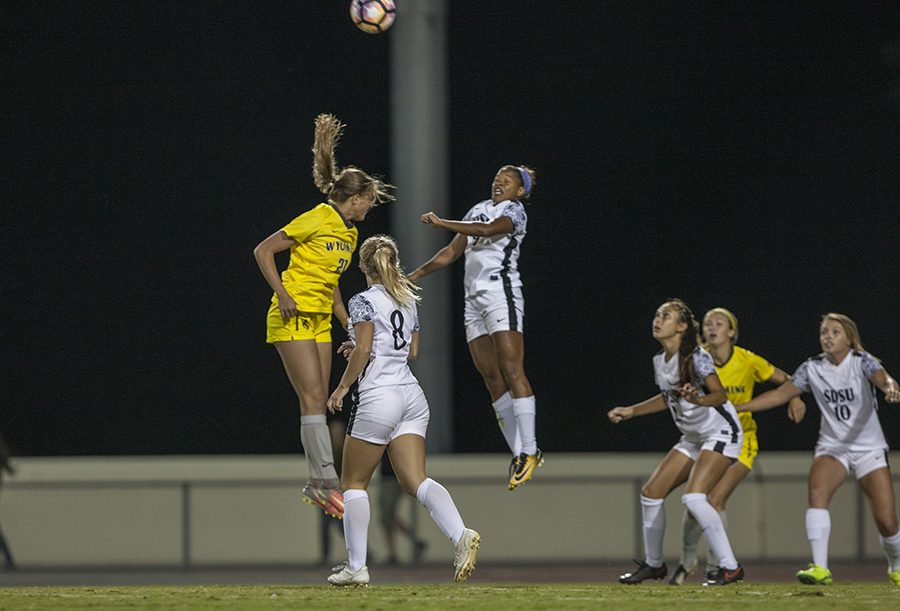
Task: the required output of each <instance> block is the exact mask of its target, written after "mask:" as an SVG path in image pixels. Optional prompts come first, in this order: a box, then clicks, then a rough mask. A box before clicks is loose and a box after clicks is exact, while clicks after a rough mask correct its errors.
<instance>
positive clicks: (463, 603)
mask: <svg viewBox="0 0 900 611" xmlns="http://www.w3.org/2000/svg"><path fill="white" fill-rule="evenodd" d="M601 607H602V608H609V609H615V610H616V611H620V610H629V609H666V610H667V611H677V610H680V609H690V610H691V611H695V610H696V609H698V608H701V607H705V608H715V609H716V610H717V611H719V610H727V609H766V611H773V610H777V609H790V610H795V609H850V608H854V609H859V608H873V609H875V608H878V609H898V608H900V588H898V587H896V586H893V585H891V584H889V583H883V584H880V583H879V584H874V583H845V584H840V585H833V586H827V587H812V586H802V585H800V584H797V585H794V584H764V583H748V584H739V585H737V586H728V587H722V588H704V587H701V586H684V587H680V588H673V587H667V586H664V585H641V586H634V587H626V586H621V585H618V584H600V585H593V584H583V583H582V584H557V583H554V584H529V585H526V584H522V585H516V584H508V583H504V584H496V585H490V584H479V585H472V584H469V585H466V584H462V585H428V584H415V585H378V586H370V587H368V588H334V587H329V586H259V585H255V586H234V585H228V586H218V585H217V586H179V587H169V586H152V587H148V586H120V587H71V588H69V587H11V588H0V609H2V610H4V611H6V610H10V611H13V610H15V611H19V610H22V609H330V610H343V609H368V610H373V611H378V610H385V611H387V610H389V609H390V610H392V609H403V610H406V609H434V610H438V609H490V610H491V611H503V610H506V609H509V610H513V609H514V610H516V611H525V610H530V609H597V608H601Z"/></svg>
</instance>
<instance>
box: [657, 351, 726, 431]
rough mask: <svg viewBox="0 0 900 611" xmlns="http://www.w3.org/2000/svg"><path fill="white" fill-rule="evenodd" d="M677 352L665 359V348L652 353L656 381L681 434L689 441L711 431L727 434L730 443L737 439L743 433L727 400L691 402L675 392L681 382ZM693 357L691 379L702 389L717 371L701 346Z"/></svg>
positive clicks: (702, 393)
mask: <svg viewBox="0 0 900 611" xmlns="http://www.w3.org/2000/svg"><path fill="white" fill-rule="evenodd" d="M679 358H680V357H679V355H678V354H675V355H674V356H672V358H670V359H669V360H668V361H666V355H665V352H660V353H659V354H657V355H656V356H654V357H653V370H654V372H655V374H656V384H657V386H659V390H660V391H661V392H662V395H663V398H664V399H665V400H666V405H667V406H668V407H669V412H671V414H672V419H673V420H675V426H677V427H678V429H679V430H680V431H681V432H682V434H683V435H684V436H685V437H686V438H687V439H689V440H691V441H692V442H695V443H696V442H702V441H703V440H705V439H706V438H707V437H710V436H712V435H730V436H731V438H732V443H737V441H738V439H739V438H740V437H741V436H742V435H743V432H742V430H741V425H740V422H739V419H738V415H737V412H736V411H735V409H734V406H733V405H732V404H731V402H730V401H728V400H726V401H725V403H723V404H722V405H718V406H712V407H710V406H704V405H697V404H696V403H691V402H690V401H688V400H687V399H685V398H684V397H682V396H681V395H679V394H678V392H677V391H676V390H675V389H676V388H677V387H679V386H681V383H680V381H679V380H680V375H679V372H678V361H679ZM691 358H693V359H694V368H695V369H696V371H697V380H695V381H694V382H693V384H694V385H695V386H698V387H700V394H701V395H704V394H706V393H705V392H703V380H705V379H706V378H707V377H709V376H710V375H711V374H714V373H716V365H715V363H714V362H713V359H712V357H711V356H710V355H709V352H707V351H706V350H704V349H703V348H697V349H695V350H694V352H693V353H692V354H691Z"/></svg>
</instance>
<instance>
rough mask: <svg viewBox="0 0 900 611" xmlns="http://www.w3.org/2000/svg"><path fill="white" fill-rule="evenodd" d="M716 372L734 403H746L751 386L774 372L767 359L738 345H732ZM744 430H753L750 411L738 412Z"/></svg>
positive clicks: (754, 428)
mask: <svg viewBox="0 0 900 611" xmlns="http://www.w3.org/2000/svg"><path fill="white" fill-rule="evenodd" d="M716 373H717V374H719V380H720V381H721V382H722V386H724V387H725V392H726V393H727V394H728V400H729V401H731V402H732V403H733V404H734V405H740V404H741V403H746V402H747V401H749V400H750V399H752V398H753V387H754V386H755V385H756V383H757V382H765V381H767V380H768V379H769V378H771V377H772V374H773V373H775V366H774V365H772V364H771V363H770V362H769V361H767V360H766V359H764V358H762V357H761V356H758V355H756V354H754V353H752V352H750V351H749V350H747V349H745V348H741V347H740V346H733V347H732V351H731V358H729V359H728V361H726V362H725V364H724V365H722V366H721V367H719V365H716ZM738 417H740V419H741V428H743V429H744V432H748V431H755V430H756V421H755V420H753V414H751V413H750V412H738Z"/></svg>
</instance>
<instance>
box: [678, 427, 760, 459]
mask: <svg viewBox="0 0 900 611" xmlns="http://www.w3.org/2000/svg"><path fill="white" fill-rule="evenodd" d="M733 439H735V437H734V436H733V435H731V434H730V433H728V434H716V435H711V436H709V437H707V438H706V439H704V440H702V441H700V440H697V441H692V440H690V439H688V438H687V437H685V436H684V435H682V436H681V439H679V440H678V443H676V444H675V445H674V446H672V449H673V450H676V451H678V452H681V453H682V454H684V455H685V456H687V457H688V458H690V459H691V460H693V461H694V462H697V458H699V457H700V452H702V451H703V450H709V451H711V452H718V453H719V454H721V455H722V456H724V457H725V458H730V459H731V460H732V461H735V460H737V457H738V456H740V454H741V448H743V446H744V436H743V435H738V436H737V441H732V440H733Z"/></svg>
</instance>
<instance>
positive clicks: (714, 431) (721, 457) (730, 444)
mask: <svg viewBox="0 0 900 611" xmlns="http://www.w3.org/2000/svg"><path fill="white" fill-rule="evenodd" d="M699 336H700V326H699V325H698V324H697V321H696V320H695V319H694V315H693V314H692V313H691V310H690V308H688V307H687V305H686V304H685V303H684V302H683V301H681V300H680V299H670V300H668V301H666V302H665V303H664V304H662V305H661V306H660V307H659V308H658V309H657V310H656V315H655V316H654V317H653V337H654V339H656V340H657V341H658V342H659V343H660V344H661V345H662V348H663V349H662V351H661V352H660V353H659V354H657V355H656V356H655V357H653V369H654V372H655V374H656V383H657V385H658V386H659V390H660V393H659V394H657V395H655V396H653V397H651V398H650V399H647V400H646V401H641V402H640V403H635V404H634V405H631V406H629V407H615V408H613V409H611V410H610V411H609V412H608V414H607V415H608V416H609V419H610V420H611V421H612V422H613V423H614V424H618V423H620V422H622V421H624V420H628V419H630V418H632V417H634V416H644V415H646V414H653V413H656V412H661V411H663V410H665V409H666V408H668V410H669V412H670V413H671V414H672V418H673V419H674V420H675V425H676V426H677V427H678V428H679V430H680V431H681V433H682V435H681V439H680V440H679V441H678V443H676V444H675V446H674V447H673V448H672V449H671V450H669V453H668V454H666V457H665V458H663V460H662V462H661V463H659V465H658V466H657V467H656V470H654V471H653V474H652V475H651V476H650V479H649V480H647V482H646V483H645V484H644V486H643V487H642V488H641V513H642V516H643V525H644V552H645V557H644V560H643V561H635V562H637V564H638V568H637V570H635V571H632V572H631V573H625V574H624V575H622V576H621V577H619V581H620V582H621V583H624V584H637V583H641V582H642V581H644V580H646V579H663V578H664V577H665V576H666V573H667V572H668V568H667V567H666V563H665V562H664V561H663V551H662V548H663V535H664V534H665V530H666V514H665V508H664V507H663V503H664V502H665V500H666V497H667V496H668V495H669V493H671V492H672V491H673V490H674V489H675V488H677V487H678V486H680V485H681V484H683V483H684V482H687V486H686V488H685V493H684V495H682V497H681V502H682V503H683V504H684V506H685V508H686V509H687V510H688V511H690V512H691V514H692V515H693V516H694V518H695V519H696V520H697V522H698V523H699V524H700V526H701V527H702V528H703V533H704V534H705V535H706V538H707V541H708V543H709V546H710V548H711V549H712V550H713V552H714V553H715V555H716V558H718V559H719V562H720V564H721V566H720V567H719V570H718V571H717V572H716V573H715V574H714V575H711V576H710V578H709V579H708V580H707V581H706V582H704V584H703V585H709V586H712V585H727V584H730V583H734V582H736V581H740V580H742V579H743V578H744V568H743V567H742V566H741V565H740V564H739V563H738V561H737V559H735V557H734V552H733V551H732V549H731V543H730V542H729V541H728V535H727V533H726V532H725V525H724V524H723V523H722V518H721V517H720V516H719V513H718V512H717V511H716V510H715V508H714V507H713V506H712V505H711V504H710V502H709V499H708V495H709V492H710V490H712V489H713V487H715V485H716V484H717V483H718V482H719V480H720V479H722V476H723V475H724V474H725V472H726V471H727V470H728V468H729V467H730V466H731V465H732V464H733V463H734V461H735V460H737V457H738V455H739V454H740V452H741V446H742V445H743V443H744V440H743V432H742V430H741V425H740V423H739V422H738V415H737V412H736V411H735V409H734V406H732V405H731V403H729V401H728V398H727V395H726V393H725V389H724V388H723V387H722V383H721V382H720V381H719V376H718V375H717V374H716V368H715V364H714V363H713V360H712V357H711V356H710V355H709V353H708V352H707V351H705V350H703V348H701V347H700V346H699V345H698V341H699Z"/></svg>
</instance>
